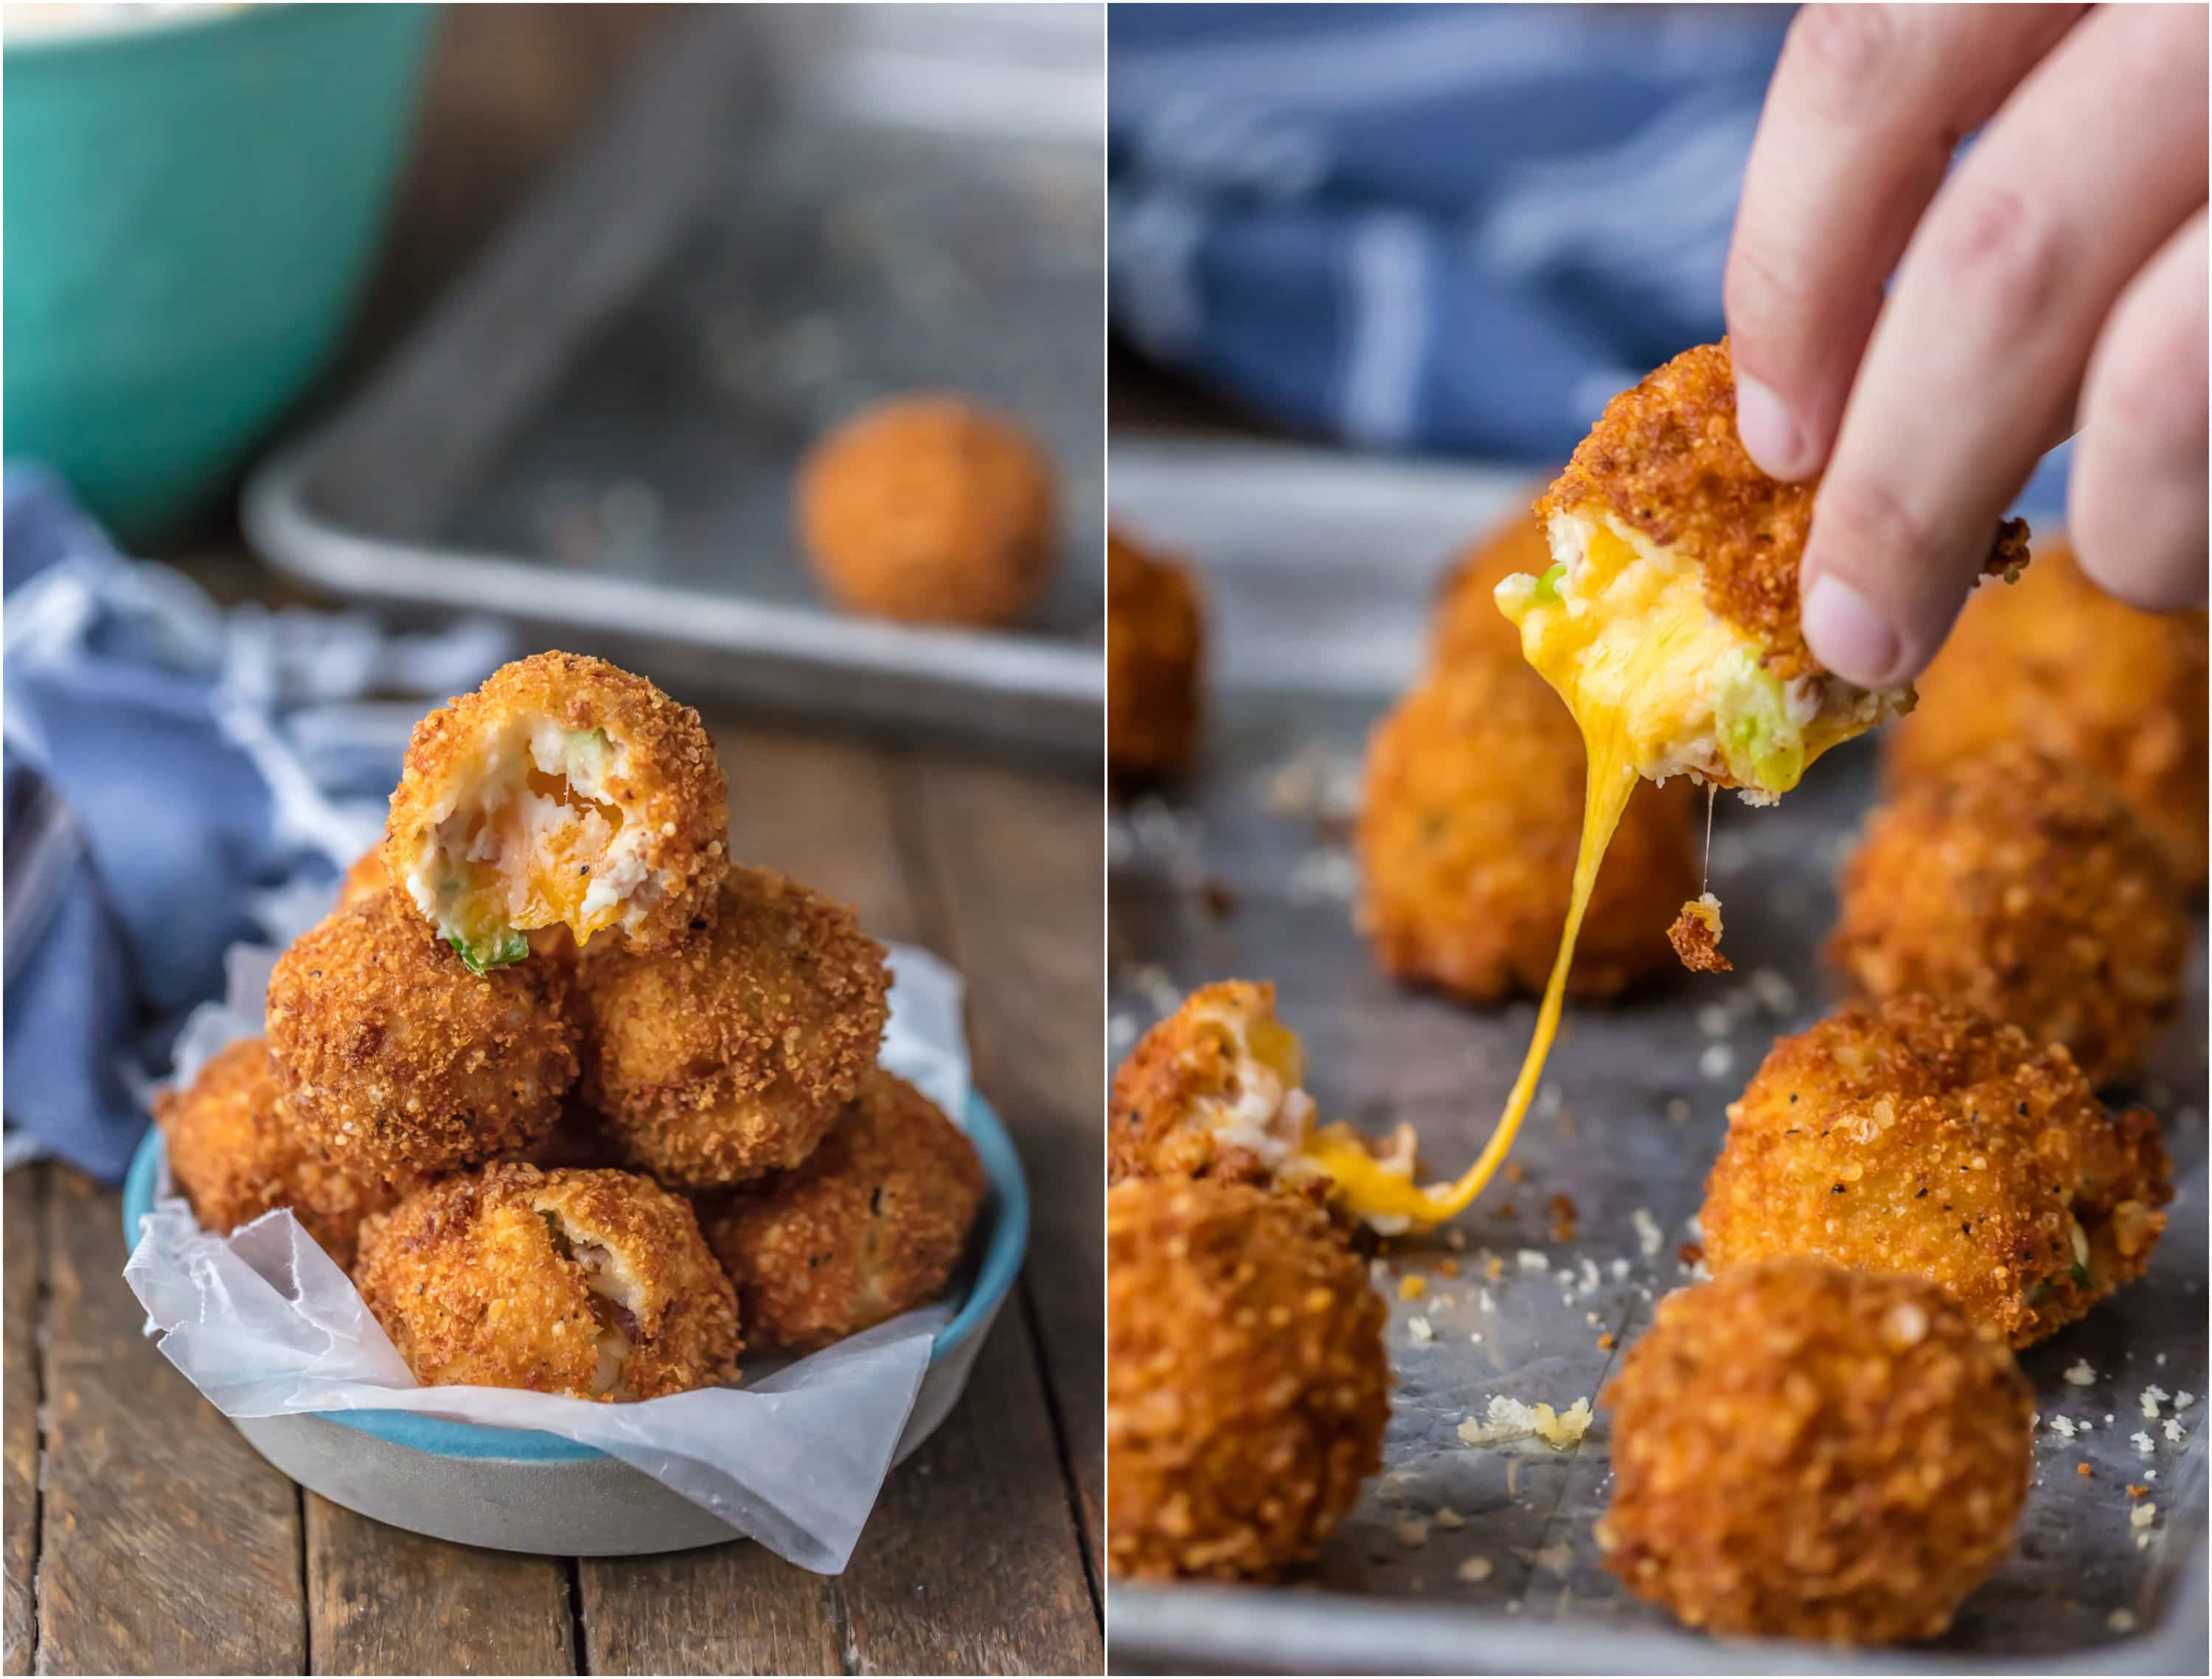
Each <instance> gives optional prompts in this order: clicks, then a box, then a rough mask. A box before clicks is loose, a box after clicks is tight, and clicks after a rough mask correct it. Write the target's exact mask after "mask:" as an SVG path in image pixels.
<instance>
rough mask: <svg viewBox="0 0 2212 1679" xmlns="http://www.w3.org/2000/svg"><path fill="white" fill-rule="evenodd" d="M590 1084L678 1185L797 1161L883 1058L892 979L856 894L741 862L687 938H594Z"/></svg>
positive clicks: (611, 1115) (701, 1185) (584, 974)
mask: <svg viewBox="0 0 2212 1679" xmlns="http://www.w3.org/2000/svg"><path fill="white" fill-rule="evenodd" d="M580 989H581V995H582V997H583V1001H584V1016H585V1021H586V1034H585V1065H584V1093H585V1096H586V1098H587V1100H588V1101H589V1102H590V1103H591V1104H592V1106H593V1107H595V1108H596V1109H597V1110H599V1112H600V1113H602V1114H604V1115H605V1116H606V1118H607V1120H608V1122H609V1123H611V1125H613V1126H614V1128H616V1130H617V1131H618V1132H619V1133H620V1134H621V1135H622V1138H623V1145H624V1147H626V1148H627V1149H628V1150H629V1153H630V1157H631V1159H633V1160H634V1161H635V1163H636V1164H637V1165H641V1166H642V1167H643V1168H644V1169H645V1170H647V1171H650V1172H651V1173H652V1174H653V1176H654V1177H657V1178H659V1180H660V1181H661V1182H663V1183H671V1184H679V1185H682V1186H684V1188H687V1189H713V1188H715V1187H717V1186H720V1185H724V1184H730V1183H739V1182H742V1181H743V1180H744V1179H746V1178H750V1177H759V1176H760V1175H761V1174H762V1173H763V1172H768V1171H783V1170H787V1169H788V1168H790V1167H792V1166H795V1165H798V1164H799V1162H800V1161H801V1160H803V1159H805V1158H806V1156H807V1155H808V1154H809V1153H811V1151H812V1150H813V1148H814V1146H815V1145H816V1144H817V1143H818V1142H819V1141H821V1140H822V1136H823V1133H824V1132H826V1131H827V1130H828V1129H829V1124H830V1122H831V1121H832V1120H834V1119H836V1116H837V1115H838V1114H839V1113H840V1112H842V1110H844V1108H845V1106H846V1104H848V1103H849V1102H851V1101H852V1100H853V1098H854V1096H856V1095H857V1094H858V1093H859V1092H860V1080H861V1079H862V1077H863V1076H864V1075H865V1074H866V1073H867V1071H868V1070H869V1069H870V1068H872V1067H873V1066H874V1065H875V1064H876V1051H877V1049H878V1045H879V1044H880V1043H881V1042H882V1040H883V1033H884V1019H885V1018H886V1013H887V1005H886V999H887V996H888V994H889V991H890V972H889V970H888V968H887V967H886V965H885V961H884V947H883V946H881V945H879V944H878V943H877V942H876V941H875V940H872V939H871V938H869V937H867V936H866V934H863V933H862V932H861V931H860V926H859V923H858V922H855V921H854V916H853V911H852V909H851V908H850V907H849V906H848V905H845V904H842V903H836V902H834V901H832V900H831V899H829V898H826V897H823V896H822V895H821V894H820V893H818V892H812V891H808V890H807V889H806V888H805V887H804V886H801V885H798V884H797V883H796V882H794V881H792V880H789V879H786V878H785V877H784V876H782V875H781V874H778V873H775V871H773V870H771V869H763V868H748V867H742V866H740V867H735V868H732V870H731V871H730V872H729V874H728V877H727V879H725V880H724V882H723V884H722V891H721V896H720V903H719V904H718V906H717V907H716V908H715V909H714V915H713V919H712V920H711V921H705V920H702V922H699V923H698V924H696V925H695V926H694V928H692V930H691V932H690V935H689V936H688V937H687V938H686V939H685V940H684V942H683V943H682V944H679V945H677V946H673V947H672V948H668V949H660V950H649V951H648V950H639V949H636V948H635V947H632V946H624V945H614V946H605V945H598V944H595V945H592V946H588V947H587V948H586V951H585V952H584V959H583V963H582V967H581V972H580Z"/></svg>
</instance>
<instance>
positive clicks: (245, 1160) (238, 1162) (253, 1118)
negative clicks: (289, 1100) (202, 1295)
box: [154, 1037, 413, 1267]
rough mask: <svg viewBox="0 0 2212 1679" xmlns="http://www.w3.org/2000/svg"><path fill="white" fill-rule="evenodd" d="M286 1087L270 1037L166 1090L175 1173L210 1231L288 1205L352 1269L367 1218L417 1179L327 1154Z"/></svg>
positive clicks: (160, 1105) (159, 1117)
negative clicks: (304, 1129) (293, 1108)
mask: <svg viewBox="0 0 2212 1679" xmlns="http://www.w3.org/2000/svg"><path fill="white" fill-rule="evenodd" d="M283 1089H284V1085H283V1078H282V1077H281V1075H279V1074H278V1073H277V1071H276V1065H275V1063H273V1062H271V1061H270V1058H269V1043H268V1040H267V1039H266V1038H260V1037H249V1038H241V1039H240V1041H239V1042H237V1043H234V1044H232V1045H230V1046H229V1047H228V1049H224V1050H222V1052H221V1053H220V1054H218V1055H215V1056H214V1057H213V1058H212V1059H210V1061H209V1062H208V1063H207V1065H206V1066H204V1067H203V1068H200V1071H199V1076H198V1077H197V1078H196V1079H194V1080H192V1082H191V1085H189V1086H186V1087H185V1088H184V1089H182V1090H174V1089H172V1090H165V1091H163V1092H161V1093H160V1094H159V1095H157V1096H156V1097H155V1098H154V1118H155V1122H156V1123H157V1124H159V1125H160V1126H161V1135H162V1138H163V1141H165V1142H166V1143H167V1147H168V1154H169V1171H171V1173H172V1174H173V1175H174V1177H176V1180H177V1182H178V1183H179V1185H181V1186H182V1188H183V1189H184V1191H185V1196H186V1198H187V1199H188V1200H190V1201H191V1204H192V1212H193V1214H195V1215H196V1216H197V1218H198V1220H199V1221H200V1227H201V1228H202V1229H204V1230H209V1231H212V1232H216V1234H218V1235H226V1236H227V1235H228V1234H229V1233H230V1232H232V1231H234V1230H236V1229H237V1228H238V1227H239V1226H240V1225H246V1224H251V1223H252V1222H253V1220H256V1219H258V1218H259V1217H260V1216H261V1215H262V1214H264V1213H270V1212H274V1211H275V1210H276V1208H280V1207H289V1208H291V1209H292V1215H293V1216H294V1217H295V1218H296V1219H297V1220H299V1221H300V1223H301V1226H302V1227H304V1228H305V1229H306V1231H307V1234H308V1235H310V1236H312V1237H313V1238H315V1242H316V1244H317V1245H319V1247H320V1248H321V1249H322V1250H323V1251H324V1252H325V1253H326V1254H328V1255H329V1256H331V1258H332V1259H334V1260H336V1261H337V1263H338V1264H339V1265H340V1266H342V1267H343V1266H349V1265H351V1264H352V1263H353V1255H354V1239H355V1237H356V1234H357V1233H358V1232H359V1231H360V1229H361V1221H362V1219H364V1218H366V1217H367V1216H368V1214H371V1213H376V1212H380V1211H382V1210H383V1209H384V1208H387V1207H389V1206H391V1205H392V1203H393V1202H394V1201H398V1199H399V1197H400V1196H401V1195H402V1194H404V1192H405V1190H406V1189H409V1188H412V1187H413V1184H412V1183H411V1182H409V1181H407V1180H402V1181H401V1182H399V1183H392V1182H389V1181H387V1180H386V1177H385V1176H384V1175H383V1173H382V1172H380V1171H375V1170H374V1169H372V1168H369V1167H368V1166H366V1165H363V1164H362V1162H361V1161H360V1160H358V1159H336V1158H333V1157H331V1156H330V1155H327V1154H325V1153H324V1152H323V1151H322V1150H321V1149H320V1148H319V1147H316V1146H315V1145H314V1144H313V1143H311V1142H310V1141H308V1140H307V1137H306V1136H305V1135H302V1134H301V1130H300V1128H299V1126H298V1125H297V1124H296V1123H295V1122H294V1121H293V1119H292V1116H291V1115H290V1114H289V1112H287V1111H286V1110H285V1108H284V1105H283Z"/></svg>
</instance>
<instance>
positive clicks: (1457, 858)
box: [1355, 620, 1698, 1003]
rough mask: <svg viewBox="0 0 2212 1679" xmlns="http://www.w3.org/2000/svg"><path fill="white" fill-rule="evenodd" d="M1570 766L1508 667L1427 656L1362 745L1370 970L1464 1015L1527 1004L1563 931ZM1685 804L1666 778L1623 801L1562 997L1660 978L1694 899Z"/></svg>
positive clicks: (1577, 767) (1556, 709) (1572, 731)
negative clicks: (1425, 667) (1437, 997)
mask: <svg viewBox="0 0 2212 1679" xmlns="http://www.w3.org/2000/svg"><path fill="white" fill-rule="evenodd" d="M1501 621H1502V620H1501ZM1508 632H1509V634H1510V625H1509V626H1508ZM1584 761H1585V760H1584V755H1583V741H1582V736H1581V734H1580V733H1579V732H1578V731H1577V729H1576V727H1575V723H1574V719H1573V718H1572V717H1571V715H1568V712H1567V709H1566V707H1565V705H1564V704H1562V703H1560V701H1559V696H1558V695H1556V694H1554V693H1553V691H1552V690H1550V689H1549V688H1547V686H1545V684H1544V682H1543V679H1542V678H1541V677H1539V676H1537V675H1536V674H1535V673H1534V672H1533V671H1531V670H1530V669H1529V668H1528V666H1527V665H1525V664H1523V663H1522V661H1521V660H1520V658H1519V657H1518V655H1517V654H1510V653H1503V652H1499V651H1498V650H1496V649H1494V648H1488V647H1477V646H1474V645H1462V647H1461V648H1459V650H1458V651H1457V652H1455V653H1451V654H1440V655H1439V658H1438V660H1437V665H1436V666H1434V667H1433V668H1432V669H1431V671H1430V672H1428V674H1427V675H1426V676H1425V677H1424V678H1422V680H1421V681H1420V683H1419V684H1418V685H1416V686H1415V687H1414V688H1413V690H1412V691H1411V692H1410V693H1408V694H1407V696H1406V697H1404V698H1403V699H1402V700H1401V701H1400V702H1399V703H1398V705H1397V706H1396V708H1395V709H1393V710H1392V711H1391V712H1390V714H1389V715H1388V716H1386V717H1385V718H1384V719H1383V721H1381V722H1380V723H1379V724H1377V725H1376V728H1375V732H1374V733H1373V734H1372V735H1371V736H1370V738H1369V740H1368V745H1367V769H1366V777H1365V781H1364V787H1363V789H1362V793H1361V797H1360V806H1359V821H1358V830H1357V831H1356V835H1355V843H1356V848H1357V850H1358V856H1359V869H1360V896H1359V907H1358V922H1359V926H1360V928H1361V930H1362V931H1363V932H1364V933H1365V934H1366V935H1367V939H1368V942H1369V944H1370V946H1372V948H1373V950H1374V952H1375V959H1376V962H1377V963H1378V964H1380V965H1381V966H1382V968H1383V970H1384V971H1386V972H1388V973H1391V974H1395V975H1396V976H1399V977H1400V978H1401V979H1407V980H1413V981H1419V982H1425V983H1427V984H1431V985H1436V986H1440V987H1442V988H1443V989H1445V990H1447V991H1450V992H1452V993H1453V994H1455V995H1457V996H1460V997H1462V998H1465V999H1467V1000H1468V1001H1471V1002H1477V1003H1493V1002H1496V1001H1498V1000H1500V999H1501V998H1504V997H1506V996H1508V995H1512V994H1514V993H1516V992H1535V991H1541V989H1543V986H1544V982H1545V981H1546V980H1547V978H1548V977H1549V976H1550V975H1551V970H1552V963H1553V958H1555V957H1556V956H1557V955H1558V953H1559V934H1560V932H1561V931H1562V930H1563V929H1564V928H1565V925H1566V919H1567V898H1568V895H1569V892H1570V890H1571V886H1572V884H1573V880H1574V872H1575V854H1576V850H1577V846H1578V845H1579V843H1580V841H1581V837H1582V824H1583V764H1584ZM1697 797H1698V795H1697V794H1696V792H1695V790H1694V789H1693V788H1692V787H1691V785H1690V783H1689V782H1687V781H1685V780H1677V781H1674V782H1669V783H1668V785H1666V786H1665V787H1654V786H1643V787H1638V788H1637V789H1636V791H1635V793H1634V794H1633V795H1632V797H1631V799H1630V800H1629V803H1628V809H1627V811H1626V812H1625V813H1624V814H1623V816H1622V818H1621V820H1620V828H1619V830H1617V831H1616V832H1615V833H1614V836H1613V844H1612V847H1611V849H1608V850H1607V853H1606V857H1605V862H1604V866H1603V867H1601V869H1600V870H1599V873H1598V878H1597V886H1596V889H1595V891H1594V892H1593V893H1592V895H1591V897H1590V904H1589V910H1588V912H1587V913H1586V914H1585V916H1584V917H1583V927H1582V934H1581V938H1580V940H1579V941H1578V942H1577V945H1576V947H1575V958H1574V965H1573V966H1572V967H1571V969H1569V970H1568V975H1567V989H1568V990H1569V991H1570V992H1571V994H1572V995H1576V996H1578V997H1610V996H1613V995H1616V994H1617V993H1619V992H1620V991H1621V990H1622V989H1625V988H1626V987H1627V986H1628V985H1630V984H1632V982H1635V981H1636V980H1638V979H1640V978H1643V977H1644V976H1646V975H1648V974H1650V973H1654V972H1656V971H1658V970H1661V969H1662V968H1664V967H1665V966H1666V965H1667V964H1668V961H1669V959H1670V957H1669V946H1668V942H1667V929H1668V926H1669V925H1671V924H1672V922H1674V914H1675V911H1676V909H1677V908H1678V907H1679V906H1680V904H1681V903H1682V901H1683V899H1685V898H1686V897H1692V896H1694V895H1695V893H1696V892H1697V890H1698V859H1697V849H1696V825H1695V821H1694V815H1695V805H1696V802H1697Z"/></svg>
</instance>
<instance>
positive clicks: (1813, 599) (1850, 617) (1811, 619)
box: [1800, 571, 1911, 688]
mask: <svg viewBox="0 0 2212 1679" xmlns="http://www.w3.org/2000/svg"><path fill="white" fill-rule="evenodd" d="M1800 618H1801V622H1802V626H1803V629H1804V632H1805V644H1806V646H1808V647H1809V648H1811V649H1812V650H1813V656H1814V658H1815V659H1817V660H1820V662H1821V664H1823V665H1825V666H1827V668H1828V669H1830V670H1832V671H1833V672H1835V673H1836V674H1837V675H1838V676H1840V677H1842V678H1844V680H1845V681H1847V682H1855V683H1857V684H1858V685H1859V686H1860V687H1862V688H1887V687H1890V686H1892V685H1893V684H1896V683H1898V682H1901V681H1903V680H1904V679H1905V677H1907V676H1909V675H1910V674H1911V672H1910V671H1908V670H1900V669H1899V666H1900V665H1902V663H1903V660H1904V648H1905V643H1904V641H1903V638H1902V637H1900V636H1899V634H1898V632H1897V630H1896V627H1895V626H1894V625H1893V624H1891V622H1890V620H1889V617H1888V615H1887V613H1885V612H1884V611H1881V609H1880V608H1879V607H1877V606H1876V605H1875V603H1874V602H1873V601H1871V600H1869V599H1868V598H1867V597H1866V596H1865V595H1864V594H1863V593H1861V592H1860V591H1859V589H1858V588H1857V587H1856V586H1855V585H1853V584H1852V583H1850V582H1849V581H1846V580H1845V579H1844V578H1843V577H1840V576H1838V575H1836V574H1834V573H1833V572H1829V571H1822V572H1820V573H1818V574H1817V575H1814V578H1813V581H1812V582H1811V583H1810V584H1809V585H1808V587H1807V588H1806V590H1805V599H1804V603H1803V605H1802V608H1801V611H1800Z"/></svg>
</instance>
